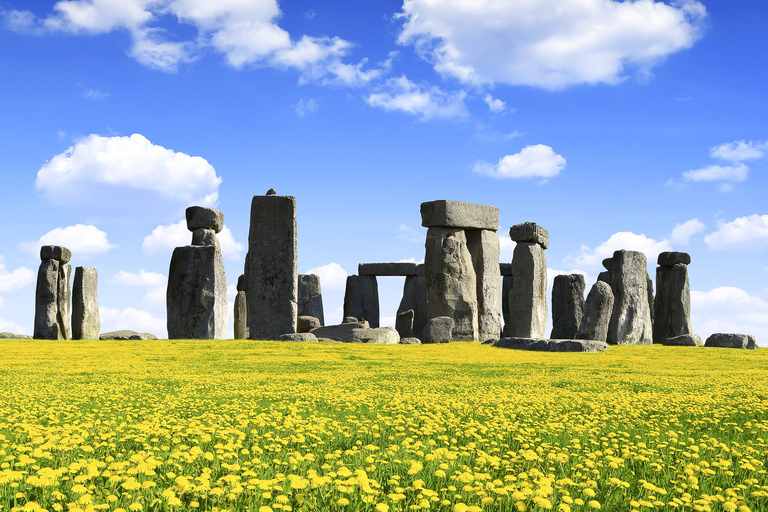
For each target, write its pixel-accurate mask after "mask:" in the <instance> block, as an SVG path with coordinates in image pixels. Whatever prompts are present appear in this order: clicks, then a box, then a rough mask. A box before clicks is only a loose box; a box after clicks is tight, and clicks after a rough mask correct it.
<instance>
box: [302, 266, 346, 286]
mask: <svg viewBox="0 0 768 512" xmlns="http://www.w3.org/2000/svg"><path fill="white" fill-rule="evenodd" d="M305 274H316V275H318V276H320V287H321V288H322V289H323V291H325V290H343V289H344V288H345V287H346V285H347V275H348V274H347V271H346V270H344V269H343V268H341V265H339V264H338V263H329V264H327V265H321V266H319V267H315V268H311V269H309V270H307V271H306V272H305Z"/></svg>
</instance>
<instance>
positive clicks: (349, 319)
mask: <svg viewBox="0 0 768 512" xmlns="http://www.w3.org/2000/svg"><path fill="white" fill-rule="evenodd" d="M358 321H359V320H358V319H357V318H355V317H353V316H345V317H344V320H342V322H341V323H343V324H354V323H357V322H358Z"/></svg>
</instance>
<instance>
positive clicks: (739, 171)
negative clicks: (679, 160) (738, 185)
mask: <svg viewBox="0 0 768 512" xmlns="http://www.w3.org/2000/svg"><path fill="white" fill-rule="evenodd" d="M747 176H749V167H747V166H746V165H744V164H742V163H736V164H735V165H725V166H723V165H708V166H706V167H702V168H701V169H694V170H692V171H686V172H684V173H683V179H685V181H744V180H746V179H747Z"/></svg>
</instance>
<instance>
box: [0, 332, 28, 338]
mask: <svg viewBox="0 0 768 512" xmlns="http://www.w3.org/2000/svg"><path fill="white" fill-rule="evenodd" d="M31 339H32V336H29V335H27V334H14V333H12V332H0V340H31Z"/></svg>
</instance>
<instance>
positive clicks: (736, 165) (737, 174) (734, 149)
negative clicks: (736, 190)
mask: <svg viewBox="0 0 768 512" xmlns="http://www.w3.org/2000/svg"><path fill="white" fill-rule="evenodd" d="M766 150H768V141H766V142H759V141H757V142H755V141H750V142H744V141H743V140H737V141H734V142H727V143H724V144H720V145H718V146H713V147H711V148H710V149H709V156H710V157H712V158H718V159H720V160H726V161H729V162H731V163H732V165H714V164H713V165H708V166H706V167H702V168H700V169H694V170H691V171H687V172H684V173H683V180H685V181H720V182H722V183H720V184H719V185H718V190H720V192H730V191H732V190H733V185H731V183H728V182H732V183H734V182H739V181H744V180H746V179H747V178H748V177H749V167H748V166H746V165H744V164H743V163H742V161H744V160H757V159H760V158H763V157H764V156H766ZM667 184H668V185H673V186H679V184H678V183H676V182H675V180H669V181H668V182H667Z"/></svg>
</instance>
